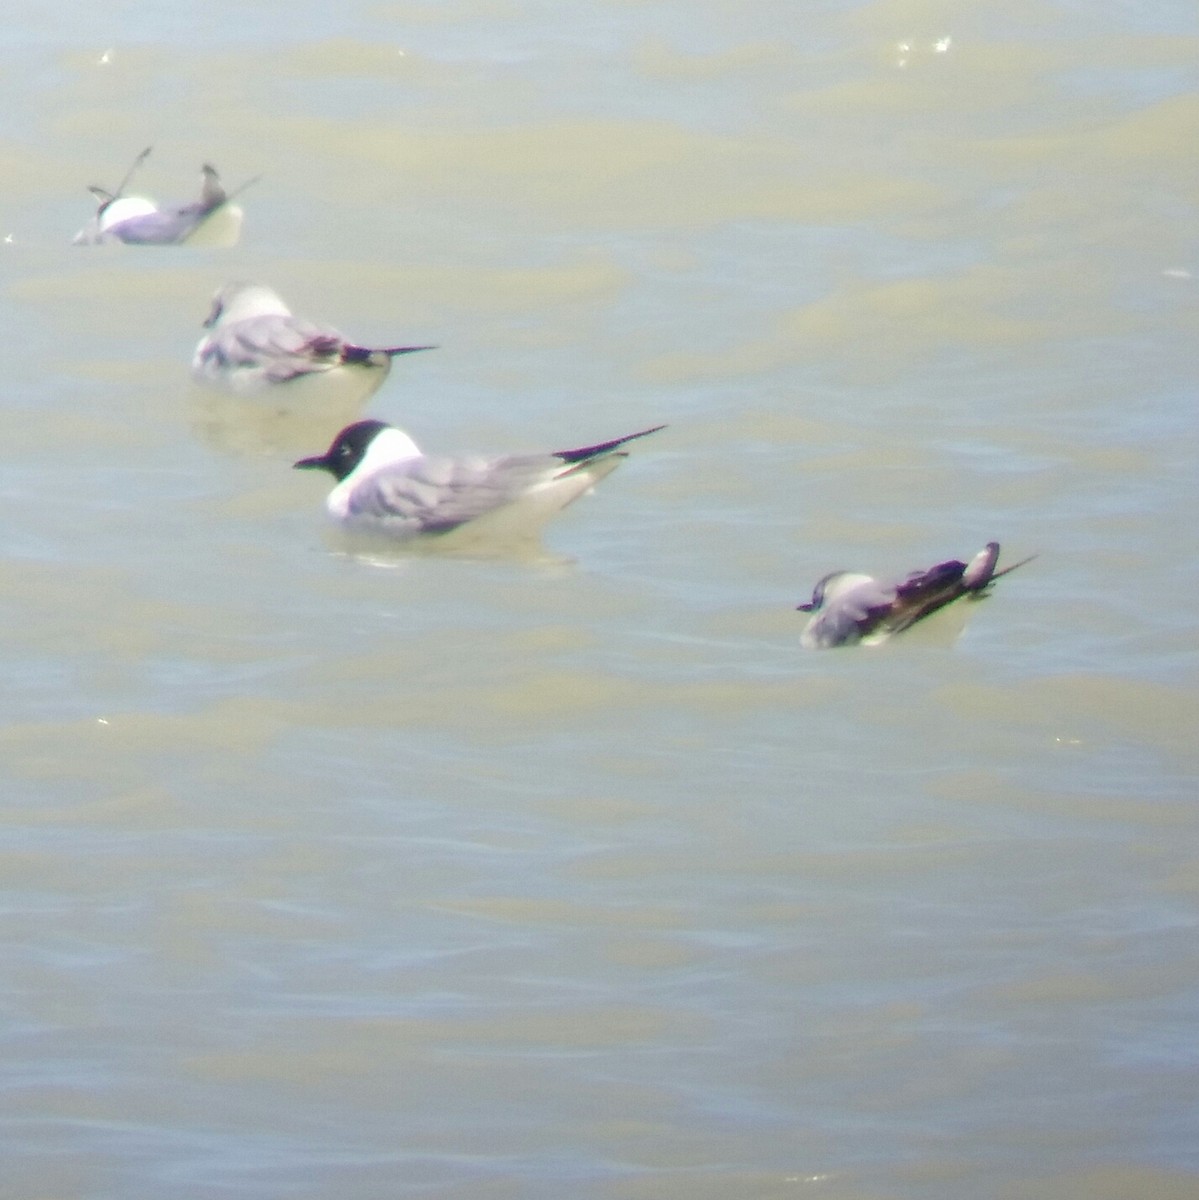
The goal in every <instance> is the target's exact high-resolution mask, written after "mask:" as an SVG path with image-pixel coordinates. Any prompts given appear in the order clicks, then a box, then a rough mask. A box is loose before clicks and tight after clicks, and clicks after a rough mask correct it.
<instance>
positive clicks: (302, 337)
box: [191, 283, 435, 398]
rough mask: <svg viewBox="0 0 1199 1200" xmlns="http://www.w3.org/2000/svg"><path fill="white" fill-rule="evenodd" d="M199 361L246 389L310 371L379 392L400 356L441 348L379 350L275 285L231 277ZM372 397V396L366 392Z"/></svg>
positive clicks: (228, 384)
mask: <svg viewBox="0 0 1199 1200" xmlns="http://www.w3.org/2000/svg"><path fill="white" fill-rule="evenodd" d="M204 328H205V329H207V330H208V333H206V334H205V335H204V337H202V338H201V339H200V342H199V345H197V346H196V353H195V356H194V357H193V359H192V368H191V370H192V378H193V379H195V380H196V382H197V383H202V384H205V385H206V386H208V387H217V388H222V389H224V390H225V391H230V392H234V393H236V394H238V395H250V394H253V393H256V392H264V391H268V390H270V389H271V388H273V387H276V386H278V385H280V384H286V383H291V382H292V381H293V380H298V379H302V378H304V377H305V376H317V375H330V374H341V375H345V374H347V373H353V374H355V375H357V376H360V377H361V381H362V382H366V383H367V384H368V386H369V392H368V393H367V394H370V393H371V392H374V391H376V390H377V389H378V388H379V386H380V385H381V384H382V383H383V380H384V379H386V378H387V373H388V371H390V370H391V360H392V359H393V358H394V357H395V356H396V355H398V354H413V353H415V352H416V351H418V350H433V349H435V347H433V346H386V347H382V348H378V349H372V348H370V347H367V346H358V345H356V344H355V343H353V342H350V341H347V340H346V339H345V338H344V337H343V336H342V335H341V334H340V333H338V332H337V330H336V329H331V328H330V327H329V326H327V325H314V324H313V323H312V322H311V321H306V320H304V319H303V318H302V317H296V316H293V315H292V311H291V309H290V308H288V307H287V305H286V304H284V303H283V301H282V300H281V299H280V298H279V295H278V294H277V293H276V292H274V291H272V290H271V289H270V288H269V287H265V286H263V285H262V284H258V283H228V284H226V285H225V286H224V287H223V288H221V289H220V290H219V291H218V292H217V293H216V295H215V296H214V297H213V300H212V310H211V311H210V312H209V314H208V317H207V319H206V320H205V322H204ZM364 398H365V397H364Z"/></svg>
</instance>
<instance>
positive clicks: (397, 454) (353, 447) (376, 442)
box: [293, 421, 420, 483]
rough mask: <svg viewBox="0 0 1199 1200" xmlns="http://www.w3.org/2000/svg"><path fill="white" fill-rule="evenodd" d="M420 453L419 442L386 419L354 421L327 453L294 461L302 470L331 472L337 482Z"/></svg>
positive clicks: (335, 440)
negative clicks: (389, 423) (417, 443)
mask: <svg viewBox="0 0 1199 1200" xmlns="http://www.w3.org/2000/svg"><path fill="white" fill-rule="evenodd" d="M419 455H420V450H419V449H417V445H416V443H415V442H414V441H413V440H412V439H411V438H410V437H409V436H408V435H407V434H406V433H405V432H404V431H403V430H402V429H397V428H396V427H395V426H394V425H388V424H387V423H386V422H385V421H355V422H354V424H353V425H347V426H346V427H345V428H344V429H343V430H342V431H341V432H340V433H339V434H338V435H337V436H336V437H335V438H334V439H333V443H332V445H331V446H330V447H329V449H328V450H327V451H326V452H325V453H324V454H318V455H316V456H315V457H313V458H302V459H300V461H299V462H297V463H295V464H293V465H294V466H295V467H297V468H298V469H300V470H302V471H312V470H321V471H328V472H329V474H330V475H332V476H333V478H334V479H336V480H337V482H338V483H341V482H342V481H343V480H344V479H348V478H349V477H350V476H351V475H354V474H361V475H369V474H371V472H373V471H377V470H379V468H380V467H386V466H390V465H391V464H392V463H397V462H403V461H405V460H406V459H409V458H416V457H418V456H419Z"/></svg>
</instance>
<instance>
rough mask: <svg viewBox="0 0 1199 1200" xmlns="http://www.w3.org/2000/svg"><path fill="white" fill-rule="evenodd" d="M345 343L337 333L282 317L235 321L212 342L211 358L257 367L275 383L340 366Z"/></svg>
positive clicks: (215, 334) (231, 364)
mask: <svg viewBox="0 0 1199 1200" xmlns="http://www.w3.org/2000/svg"><path fill="white" fill-rule="evenodd" d="M344 344H345V342H344V339H343V338H342V336H341V335H340V334H339V333H337V332H336V331H335V330H332V329H323V328H321V327H320V326H318V325H313V324H311V323H310V322H308V321H304V320H301V319H298V318H296V317H285V316H279V315H264V316H261V317H248V318H247V319H246V320H244V321H235V322H234V323H233V324H232V325H229V326H227V327H225V328H218V329H217V330H214V332H213V336H212V337H211V339H210V348H211V355H212V357H214V358H215V359H216V360H217V361H219V362H220V363H221V365H223V366H226V367H229V368H232V369H237V368H239V367H240V368H257V369H259V370H261V371H263V372H264V374H265V375H266V377H267V378H268V379H269V380H270V381H271V382H272V383H285V382H287V380H289V379H295V378H297V377H298V376H300V375H309V374H311V373H312V372H314V371H327V370H328V369H329V368H330V367H335V366H337V364H338V363H339V362H340V361H341V350H342V346H343V345H344Z"/></svg>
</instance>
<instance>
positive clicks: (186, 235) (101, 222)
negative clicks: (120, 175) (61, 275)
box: [72, 146, 257, 246]
mask: <svg viewBox="0 0 1199 1200" xmlns="http://www.w3.org/2000/svg"><path fill="white" fill-rule="evenodd" d="M150 149H151V147H149V146H147V147H146V148H145V149H144V150H143V151H142V152H141V154H139V155H138V156H137V158H135V159H134V160H133V165H132V166H131V167H130V168H129V170H128V171H126V172H125V178H124V179H122V180H121V183H120V185H119V186H118V187H117V190H116V191H115V192H109V191H107V190H105V189H104V188H102V187H95V186H93V187H90V188H89V189H88V190H89V191H90V192H91V193H92V195H93V196H94V197H95V198H96V199H97V200H98V201H99V202H100V206H99V208H97V209H96V214H95V216H94V217H92V219H91V220H90V221H89V222H88V223H87V224H86V225H85V226H84V227H83V228H82V229H81V230H80V231H79V232H78V233H77V234H76V235H75V237H74V238H73V239H72V241H73V242H74V244H75V245H76V246H94V245H99V244H100V243H101V242H125V243H126V244H128V245H137V246H179V245H182V244H183V243H184V242H188V241H191V240H192V239H193V238H195V237H196V236H197V235H198V234H199V232H200V230H201V229H202V228H203V227H205V226H207V225H208V224H209V223H210V222H211V221H214V219H215V218H216V216H217V214H218V213H219V214H221V216H222V218H223V220H222V224H223V226H224V228H223V229H222V231H221V233H220V239H219V240H220V242H221V244H223V245H233V244H234V243H235V242H236V241H237V239H238V236H239V235H240V233H241V222H242V216H243V214H242V210H241V209H240V208H239V207H238V206H237V205H235V204H233V203H232V201H233V198H234V196H236V195H239V194H240V193H241V192H243V191H245V189H246V188H248V187H249V186H250V185H251V184H253V183H256V182H257V178H254V179H251V180H249V181H247V182H246V183H243V184H242V185H241V187H239V188H237V189H236V190H235V191H234V192H231V193H230V192H226V191H225V189H224V187H222V185H221V180H220V176H219V175H217V173H216V169H215V168H214V167H212V166H211V165H210V164H208V163H205V164H204V166H203V167H202V168H201V170H200V198H199V199H198V200H196V201H194V202H193V203H191V204H178V205H170V206H167V207H164V208H159V207H158V205H156V204H155V203H154V202H153V201H152V200H148V199H146V198H145V197H144V196H126V195H125V188H126V187H127V186H128V185H129V181H130V179H132V178H133V175H134V173H135V172H136V171H137V169H138V167H140V166H141V164H142V163H143V162H145V160H146V156H147V155H148V154H149V153H150Z"/></svg>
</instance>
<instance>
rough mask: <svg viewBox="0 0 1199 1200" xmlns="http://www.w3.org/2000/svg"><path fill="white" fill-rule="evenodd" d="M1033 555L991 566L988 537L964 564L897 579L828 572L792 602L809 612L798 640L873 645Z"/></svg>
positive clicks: (992, 545) (995, 552) (994, 554)
mask: <svg viewBox="0 0 1199 1200" xmlns="http://www.w3.org/2000/svg"><path fill="white" fill-rule="evenodd" d="M1035 557H1036V555H1035V554H1034V555H1031V556H1030V557H1029V558H1024V559H1021V560H1020V562H1018V563H1015V564H1013V565H1012V566H1010V567H1005V568H1004V569H1003V570H1002V571H996V570H995V564H996V563H997V562H998V561H999V543H998V542H988V543H987V545H986V547H985V548H984V549H982V550H980V551H979V552H978V554H976V555H975V556H974V558H972V559H971V560H970V562H969V563H964V562H959V561H958V560H957V559H950V560H949V561H948V562H942V563H937V564H936V566H932V567H929V568H928V570H926V571H913V572H912V573H911V574H910V575H908V577H907V578H906V579H902V580H896V581H886V582H880V581H879V580H877V579H875V578H874V577H873V576H871V575H860V574H857V573H855V572H853V571H834V572H833V573H832V574H831V575H826V576H825V577H824V578H823V579H822V580H820V582H819V583H818V584H817V585H816V587H815V590H814V591H813V592H812V599H811V601H810V602H808V603H807V604H800V605H798V606H797V607H798V609H799V611H800V612H806V613H812V614H813V616H812V619H811V620H810V621H809V622H808V624H807V626H806V627H805V629H804V631H803V633H802V634H801V635H800V639H799V640H800V644H801V645H802V646H804V647H805V648H806V649H808V650H826V649H828V648H829V647H831V646H849V645H852V644H853V643H855V642H862V643H863V644H865V645H868V646H875V645H878V644H879V643H881V642H884V641H886V640H887V639H888V638H889V637H891V636H892V635H893V634H896V633H901V632H902V631H903V630H905V629H907V628H908V627H909V626H911V625H914V624H915V623H916V622H917V621H919V620H920V619H921V618H922V617H927V616H928V615H929V614H930V613H934V612H936V611H937V609H939V608H944V607H945V605H947V604H952V603H953V602H954V601H955V600H957V599H958V598H959V597H961V596H967V597H969V598H970V599H972V600H979V599H981V598H982V597H983V595H985V593H986V592H987V591H988V589H989V588H990V587H991V585H992V584H993V583H994V582H995V580H996V579H998V578H999V577H1000V576H1001V575H1006V574H1007V573H1008V572H1009V571H1014V570H1015V569H1016V568H1017V567H1022V566H1023V565H1024V564H1025V563H1026V562H1030V561H1031V560H1032V559H1033V558H1035Z"/></svg>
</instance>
